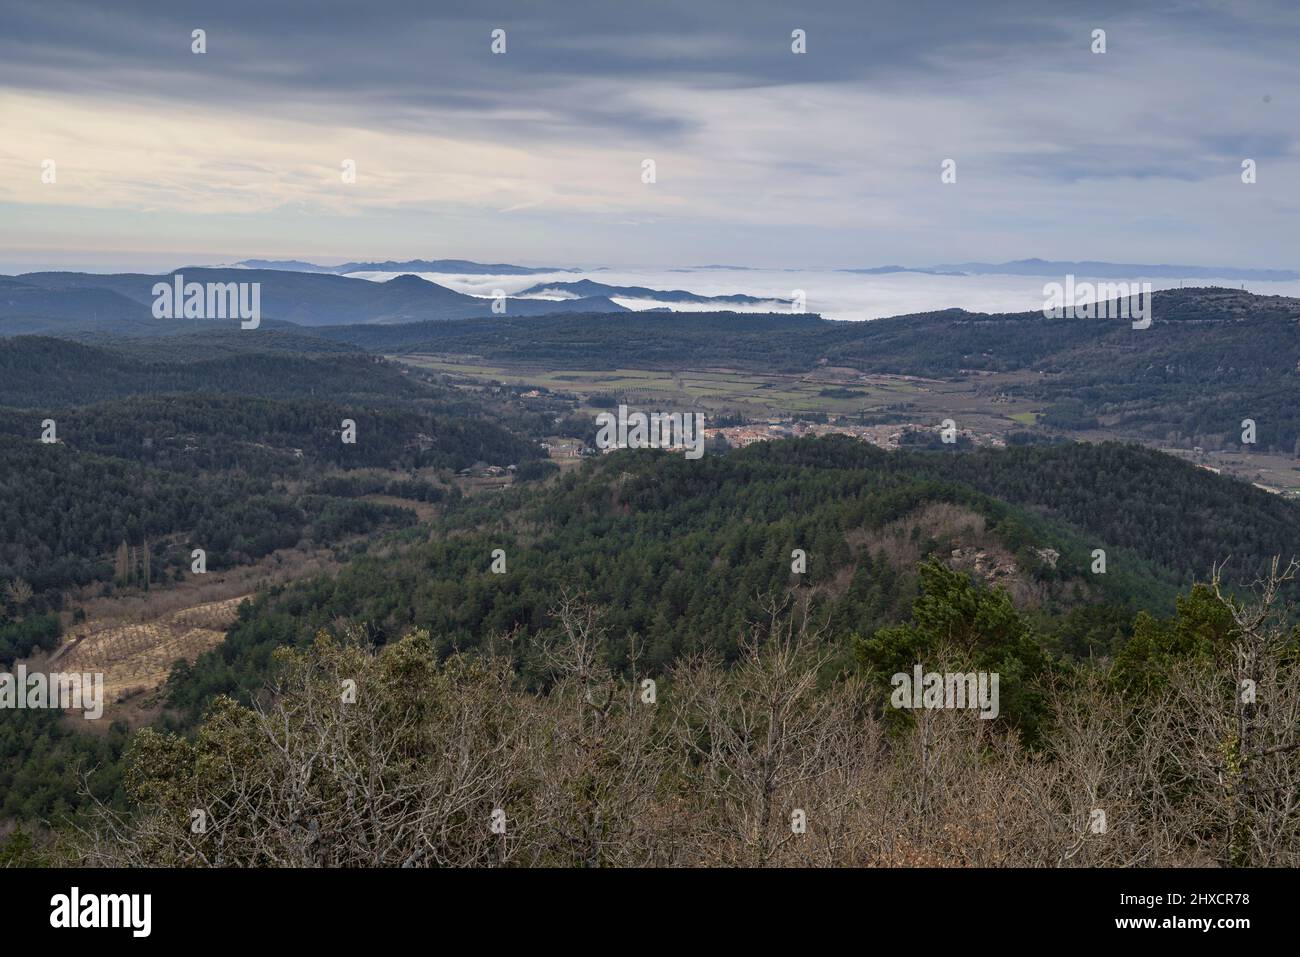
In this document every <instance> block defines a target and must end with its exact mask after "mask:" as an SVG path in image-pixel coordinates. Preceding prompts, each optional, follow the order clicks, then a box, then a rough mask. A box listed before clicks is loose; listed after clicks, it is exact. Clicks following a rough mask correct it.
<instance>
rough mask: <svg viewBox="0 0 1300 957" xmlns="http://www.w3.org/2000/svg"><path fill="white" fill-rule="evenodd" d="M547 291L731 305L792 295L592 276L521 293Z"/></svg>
mask: <svg viewBox="0 0 1300 957" xmlns="http://www.w3.org/2000/svg"><path fill="white" fill-rule="evenodd" d="M548 292H556V293H569V294H570V295H574V296H578V297H584V296H606V297H611V298H612V297H614V296H619V297H622V298H624V299H653V300H655V301H656V302H694V303H709V302H719V303H727V304H731V305H738V304H745V305H752V304H757V303H764V302H780V303H785V304H789V303H790V300H789V299H781V298H779V297H776V296H770V297H764V296H747V295H743V294H740V293H737V294H734V295H724V296H705V295H701V294H700V293H696V292H688V291H687V290H685V289H650V288H648V287H646V286H611V285H609V284H607V283H603V282H594V281H592V280H590V279H579V280H577V281H576V282H540V283H538V284H537V285H535V286H529V287H528V288H527V289H525V290H523V291H522V292H520V293H519V295H521V296H541V295H545V294H546V293H548Z"/></svg>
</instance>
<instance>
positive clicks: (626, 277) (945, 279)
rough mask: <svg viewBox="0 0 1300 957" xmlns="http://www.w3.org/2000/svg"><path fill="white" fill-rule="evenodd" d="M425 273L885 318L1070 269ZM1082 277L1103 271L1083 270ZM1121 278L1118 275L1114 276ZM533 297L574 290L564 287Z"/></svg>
mask: <svg viewBox="0 0 1300 957" xmlns="http://www.w3.org/2000/svg"><path fill="white" fill-rule="evenodd" d="M350 275H352V276H354V277H356V278H359V279H372V280H375V281H379V282H383V281H387V280H389V279H392V278H393V277H394V276H396V275H398V273H391V272H359V273H351V274H350ZM415 275H418V276H420V277H421V278H423V279H427V280H429V281H430V282H436V283H438V284H439V285H441V286H446V287H448V288H450V289H454V290H456V291H457V292H462V293H467V294H469V295H471V296H484V297H490V296H492V295H493V294H494V293H495V291H496V290H501V291H503V292H504V293H505V294H506V295H508V296H514V295H516V294H518V293H519V292H522V291H523V290H525V289H529V288H531V287H533V286H536V285H538V284H544V283H550V282H575V281H577V280H579V279H590V280H592V281H593V282H602V283H607V284H609V285H612V286H644V287H647V288H650V289H682V290H686V291H688V292H693V293H697V294H699V295H704V296H721V295H734V294H737V293H741V294H744V295H749V296H758V297H765V296H771V297H772V301H771V302H769V303H766V304H746V305H735V304H731V303H718V304H711V303H688V302H677V303H674V302H664V301H662V300H654V299H625V298H621V297H616V298H615V300H614V301H615V302H617V303H619V304H620V305H622V306H626V307H627V308H629V309H638V310H640V309H653V308H663V307H665V306H667V307H668V308H671V309H672V310H674V311H676V312H712V311H717V310H729V311H734V312H789V311H790V310H791V307H790V305H789V303H788V302H779V301H777V300H790V299H792V298H794V296H795V291H796V290H803V292H804V294H805V296H806V300H807V307H806V310H805V311H806V312H810V313H819V314H821V315H822V316H825V317H826V318H827V319H845V320H861V319H880V318H882V317H885V316H898V315H906V314H909V313H916V312H930V311H933V310H937V309H951V308H959V309H967V310H969V311H971V312H1022V311H1030V310H1039V309H1042V308H1043V301H1044V299H1045V294H1044V291H1043V285H1044V283H1048V282H1052V281H1057V282H1064V280H1065V276H1064V275H1062V276H1059V277H1045V276H1001V275H982V276H935V275H929V274H925V273H884V274H880V275H860V274H854V273H847V272H838V271H835V270H817V269H738V268H726V267H697V268H675V269H669V268H662V267H660V268H655V267H635V268H634V267H619V268H606V267H599V268H593V269H585V270H579V271H578V272H556V273H535V274H533V275H528V276H492V275H463V274H456V273H416V274H415ZM1075 279H1076V280H1078V281H1090V280H1094V279H1095V277H1089V276H1085V275H1076V276H1075ZM1110 281H1114V280H1110ZM1128 281H1129V282H1150V283H1151V288H1152V289H1155V290H1159V289H1176V288H1178V286H1179V285H1180V284H1181V285H1187V286H1228V287H1231V288H1233V289H1240V288H1245V289H1247V290H1248V291H1250V292H1254V293H1259V294H1261V295H1271V296H1300V281H1288V282H1260V281H1250V280H1246V281H1244V282H1243V281H1242V280H1237V279H1189V280H1185V281H1183V282H1182V283H1180V281H1179V280H1177V279H1169V278H1161V279H1151V278H1148V277H1144V276H1132V277H1130V278H1129V279H1128ZM530 298H549V299H559V298H572V297H571V296H569V297H564V296H562V295H560V294H558V293H557V294H555V295H549V296H543V295H537V296H533V297H530Z"/></svg>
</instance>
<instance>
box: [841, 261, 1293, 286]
mask: <svg viewBox="0 0 1300 957" xmlns="http://www.w3.org/2000/svg"><path fill="white" fill-rule="evenodd" d="M846 271H848V272H860V271H862V270H846ZM914 271H917V272H931V273H938V272H940V271H947V272H948V273H959V274H960V273H965V274H969V275H981V276H982V275H998V276H1045V277H1046V276H1058V277H1059V276H1064V275H1066V274H1067V273H1073V274H1074V275H1076V276H1087V277H1090V278H1097V279H1137V278H1146V279H1251V280H1255V281H1258V282H1290V281H1294V280H1297V279H1300V272H1296V271H1294V270H1290V269H1240V268H1236V267H1233V266H1176V265H1150V264H1139V263H1107V262H1094V261H1082V262H1064V261H1056V262H1054V261H1051V260H1047V259H1017V260H1015V261H1014V262H1005V263H979V262H974V263H950V264H945V265H939V266H930V267H927V268H924V269H918V270H914Z"/></svg>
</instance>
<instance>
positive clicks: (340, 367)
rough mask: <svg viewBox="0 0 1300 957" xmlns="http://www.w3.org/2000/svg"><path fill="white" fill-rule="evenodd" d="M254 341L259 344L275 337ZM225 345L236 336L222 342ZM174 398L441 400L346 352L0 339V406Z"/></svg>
mask: <svg viewBox="0 0 1300 957" xmlns="http://www.w3.org/2000/svg"><path fill="white" fill-rule="evenodd" d="M244 335H245V339H248V338H249V337H250V336H252V335H254V334H253V333H245V334H244ZM258 339H259V346H260V345H261V343H263V342H267V341H268V340H270V341H275V340H276V337H275V336H274V335H272V336H269V337H266V336H259V337H258ZM231 340H235V341H237V340H238V334H233V335H231V336H229V337H228V338H226V341H231ZM303 341H305V342H308V343H310V342H311V341H312V340H310V339H306V340H303ZM250 345H251V342H250ZM196 353H197V355H196ZM181 392H187V393H195V392H207V393H216V392H220V393H225V394H229V395H248V396H260V397H265V398H290V397H293V398H301V397H305V396H312V395H317V396H322V397H324V396H330V397H333V398H338V397H341V396H380V395H384V396H389V397H392V398H398V399H413V398H418V397H430V398H431V397H434V396H442V395H446V392H445V390H435V389H433V388H431V387H429V386H428V385H426V384H417V383H416V382H414V381H411V380H410V379H409V377H408V376H407V375H404V374H403V372H402V370H401V369H400V368H398V367H396V366H393V365H392V364H389V363H384V362H383V361H382V360H377V359H376V358H375V357H373V356H367V355H362V354H358V353H355V352H351V351H347V352H337V353H331V352H318V353H315V354H297V353H293V352H288V351H276V350H274V349H273V348H272V349H265V350H264V351H255V352H254V351H236V348H235V346H234V345H233V344H232V345H231V346H230V347H229V348H228V349H224V350H223V349H221V348H219V347H218V346H217V345H216V344H215V343H209V342H205V341H204V339H203V338H202V337H197V336H196V337H194V338H193V340H190V339H188V338H187V339H185V340H177V341H176V342H174V343H172V344H170V345H168V346H164V345H163V344H154V345H153V346H150V345H148V344H145V346H144V347H143V348H142V349H136V348H132V349H131V350H130V352H128V351H126V350H125V349H123V348H122V346H121V344H120V343H115V344H113V345H111V346H110V345H105V346H91V345H87V344H83V343H77V342H70V341H68V340H65V339H54V338H50V337H45V336H19V337H16V338H13V339H7V340H0V405H7V406H18V407H44V408H50V407H54V406H59V405H73V404H75V405H85V404H89V403H93V402H101V401H103V400H105V399H112V398H118V397H122V396H130V395H161V394H167V393H181Z"/></svg>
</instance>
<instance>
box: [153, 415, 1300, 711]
mask: <svg viewBox="0 0 1300 957" xmlns="http://www.w3.org/2000/svg"><path fill="white" fill-rule="evenodd" d="M444 521H445V523H446V525H445V528H444V530H443V531H441V532H440V533H439V534H438V535H437V536H436V537H435V538H434V539H433V540H431V541H423V540H419V539H413V540H412V541H411V542H410V543H409V545H410V547H409V548H407V549H406V550H405V551H398V552H395V553H389V554H386V555H384V556H382V557H378V556H371V557H363V558H360V559H358V560H356V561H354V562H353V563H352V564H351V565H350V566H349V567H348V568H347V569H345V570H344V571H343V572H342V573H340V575H339V576H338V577H337V578H333V579H325V578H322V579H319V580H316V581H313V582H309V583H305V584H302V585H300V586H298V587H295V588H291V589H289V590H288V591H286V592H285V593H283V594H281V595H278V596H274V597H272V596H263V597H262V599H261V600H260V601H259V603H258V606H257V607H256V608H255V609H254V610H253V612H252V614H250V615H249V616H248V617H246V618H245V619H244V620H242V621H241V622H240V623H239V624H238V625H237V626H236V627H235V628H234V629H233V630H232V632H231V633H230V635H229V637H228V639H227V642H226V644H225V645H224V646H223V647H222V648H221V649H219V650H218V651H217V652H216V653H214V654H212V655H209V656H206V657H205V658H203V659H200V661H199V662H198V663H196V665H195V666H194V667H193V668H185V669H182V672H181V673H179V674H178V675H177V677H176V680H175V682H174V684H173V691H174V695H175V698H174V700H175V701H176V703H178V704H180V705H183V706H185V707H187V708H198V707H199V706H200V705H201V704H202V702H204V701H206V700H207V699H208V698H209V697H210V696H211V695H212V694H215V693H218V692H223V691H232V692H239V691H246V690H248V689H251V688H254V687H257V686H259V685H260V683H261V682H262V681H263V680H264V678H265V675H264V671H263V669H264V667H265V662H266V661H267V652H268V650H269V648H270V647H273V646H274V645H276V644H281V643H285V642H292V641H295V640H306V639H308V638H309V637H310V636H311V635H313V634H314V633H315V632H316V630H317V629H319V628H327V627H331V626H332V624H333V623H335V622H336V621H337V620H339V619H340V618H345V619H350V620H353V621H357V622H361V623H364V625H365V627H366V628H367V629H368V630H369V632H370V634H371V635H372V636H373V637H375V638H376V639H377V640H380V641H385V640H388V639H391V638H395V637H397V636H399V635H400V634H402V633H403V632H404V630H405V629H406V628H408V627H410V626H412V625H418V626H421V627H428V628H429V629H430V632H431V633H432V634H433V635H435V636H436V640H437V641H438V642H439V643H440V647H441V648H442V649H443V650H444V651H446V650H449V649H450V648H452V647H460V648H470V647H475V646H478V645H480V644H482V643H483V642H485V641H488V640H490V639H491V637H492V636H493V635H504V634H507V633H509V632H511V631H512V630H514V629H516V628H520V629H523V631H524V632H526V633H531V632H534V631H536V630H538V629H542V628H544V627H547V626H548V625H549V624H551V622H550V619H549V610H550V609H552V608H553V607H554V606H555V604H556V602H557V600H558V599H559V598H560V597H561V595H562V594H563V593H564V592H565V591H566V590H568V591H570V592H581V593H583V594H584V595H586V596H587V597H588V598H589V599H590V600H591V601H593V602H595V603H597V604H600V605H601V606H604V607H606V608H608V609H609V611H608V615H609V617H608V619H607V624H608V626H609V629H610V634H611V635H613V636H619V637H618V638H617V639H616V643H617V642H621V644H620V647H621V649H622V652H621V653H622V654H626V653H627V651H628V645H627V641H628V640H629V639H630V637H631V636H636V640H637V642H638V643H639V644H640V645H641V646H642V648H643V650H644V651H645V653H646V655H647V659H648V662H649V664H650V666H651V667H656V668H657V667H662V666H664V665H666V664H667V663H669V662H671V661H672V660H674V659H675V658H677V657H678V656H680V655H682V654H684V653H689V652H692V651H700V650H714V651H717V652H719V653H721V654H723V655H724V656H725V655H728V654H730V653H731V652H732V651H733V650H734V647H735V641H736V638H737V636H738V635H740V634H741V633H742V632H743V630H744V627H745V624H746V622H747V621H749V620H751V619H752V618H753V617H755V616H756V615H758V614H759V613H760V599H761V597H762V596H764V595H766V594H770V593H773V592H778V593H779V592H784V591H786V590H787V589H789V588H791V587H794V588H796V589H799V590H803V591H806V592H808V593H809V594H811V595H812V596H813V598H814V606H815V608H816V609H817V613H818V614H820V615H822V616H824V619H825V620H826V621H827V622H828V627H829V628H830V635H831V637H832V639H833V640H836V639H838V640H840V641H842V642H843V643H844V644H843V646H844V647H847V644H848V638H849V637H850V636H851V635H853V634H869V633H871V632H872V631H874V630H875V629H877V628H880V627H882V626H884V625H887V624H890V623H893V622H895V621H898V620H901V618H903V617H905V616H906V614H907V609H908V607H909V604H910V602H911V600H912V598H913V597H914V594H915V570H916V567H917V563H918V562H920V561H922V560H923V559H924V558H925V557H927V556H935V557H937V558H939V559H940V560H942V561H945V562H951V563H952V564H953V565H954V566H955V567H958V568H959V569H961V570H962V571H964V572H966V573H969V574H973V575H975V577H976V578H980V577H983V578H985V580H986V583H989V584H1001V585H1005V586H1007V587H1008V588H1010V589H1011V590H1012V592H1013V594H1015V595H1016V596H1017V600H1018V601H1019V602H1022V603H1024V604H1025V605H1026V606H1027V607H1029V608H1030V610H1031V613H1032V614H1033V615H1034V616H1036V617H1037V618H1038V619H1039V620H1040V621H1041V622H1042V624H1041V629H1042V635H1041V636H1040V637H1041V639H1042V640H1043V642H1044V644H1045V646H1046V647H1054V648H1058V649H1071V650H1072V651H1073V653H1079V654H1087V653H1089V652H1090V651H1095V652H1098V653H1107V652H1110V651H1113V650H1114V649H1115V648H1116V647H1118V646H1119V644H1122V642H1123V640H1124V638H1125V636H1126V635H1127V633H1128V631H1127V630H1128V628H1129V627H1130V623H1131V621H1132V617H1133V615H1134V613H1135V612H1136V611H1137V610H1138V609H1140V608H1146V609H1149V610H1151V611H1154V612H1158V613H1168V612H1169V611H1171V610H1172V600H1173V596H1174V594H1175V593H1176V591H1177V589H1178V588H1179V587H1185V586H1186V585H1187V584H1188V583H1190V582H1191V581H1192V580H1193V578H1195V579H1199V580H1202V581H1203V580H1206V579H1208V577H1209V576H1210V573H1211V567H1212V565H1213V563H1214V562H1216V561H1220V560H1222V559H1224V558H1227V557H1228V556H1227V555H1226V554H1221V553H1220V551H1219V549H1220V544H1219V543H1223V544H1224V545H1230V546H1231V547H1232V548H1233V549H1235V551H1234V554H1233V556H1232V557H1233V565H1232V566H1230V572H1231V571H1233V570H1235V572H1236V575H1237V579H1236V580H1238V581H1240V580H1241V579H1242V578H1243V577H1245V578H1247V579H1248V578H1249V574H1248V572H1249V571H1250V570H1253V569H1256V568H1259V567H1262V565H1263V564H1264V563H1265V562H1266V561H1267V559H1268V557H1269V556H1270V555H1271V554H1273V553H1276V552H1282V553H1283V554H1284V555H1289V554H1290V552H1291V551H1293V550H1294V548H1295V546H1296V544H1297V543H1300V507H1297V506H1295V505H1292V504H1289V503H1287V502H1285V501H1283V500H1281V499H1278V498H1276V497H1272V496H1268V495H1265V494H1263V493H1259V492H1256V491H1255V490H1252V489H1249V488H1247V487H1244V486H1242V485H1241V484H1240V483H1236V482H1233V481H1231V480H1228V479H1222V478H1218V477H1215V476H1212V475H1210V474H1208V473H1205V472H1204V471H1201V470H1197V469H1195V468H1193V467H1191V466H1188V465H1185V464H1183V463H1181V462H1179V461H1177V460H1175V459H1172V458H1169V457H1167V456H1161V455H1158V454H1155V453H1151V452H1148V451H1146V450H1144V449H1141V448H1137V447H1132V446H1121V445H1115V444H1108V445H1100V446H1089V445H1079V446H1076V447H1073V448H1070V449H1057V448H1041V447H1039V448H1025V449H1016V450H1009V451H1008V450H1002V451H988V452H979V453H974V454H964V453H958V454H953V453H939V452H905V453H893V454H891V453H885V452H882V451H880V450H878V449H875V448H873V447H871V446H868V445H865V444H863V443H859V442H855V441H852V440H850V439H847V438H844V437H829V438H824V439H803V440H797V441H787V442H777V443H761V444H758V445H754V446H750V447H749V448H747V449H743V450H736V451H732V452H728V453H725V454H719V455H706V456H705V457H704V458H703V459H701V460H698V461H686V460H684V459H683V458H682V457H680V456H673V455H669V454H666V453H656V452H650V451H641V452H622V453H618V454H615V455H610V456H607V457H604V458H602V459H601V460H599V461H595V462H592V463H589V464H587V465H586V466H585V467H584V468H583V469H582V470H580V471H579V472H577V473H570V474H567V475H565V476H564V477H563V478H562V479H559V480H557V481H555V482H554V483H551V484H550V485H548V486H546V487H543V488H536V487H534V488H531V489H525V490H515V491H511V492H508V493H503V494H502V495H501V496H499V497H493V498H492V499H490V500H482V499H478V500H463V501H462V502H460V503H459V504H457V505H456V506H454V507H453V508H452V510H451V512H450V513H449V514H448V515H447V516H446V517H445V520H444ZM1099 548H1100V549H1104V550H1105V551H1106V553H1107V554H1106V559H1107V565H1106V570H1105V572H1104V573H1103V574H1098V573H1095V572H1093V568H1094V564H1093V562H1094V549H1099ZM495 549H501V550H502V551H503V552H504V554H505V558H506V562H507V567H506V571H505V573H504V574H494V573H492V572H491V570H490V566H491V562H492V554H493V551H494V550H495ZM795 549H801V550H803V551H804V552H805V553H806V556H807V571H806V572H805V573H803V574H793V573H792V566H791V562H792V552H793V550H795Z"/></svg>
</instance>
